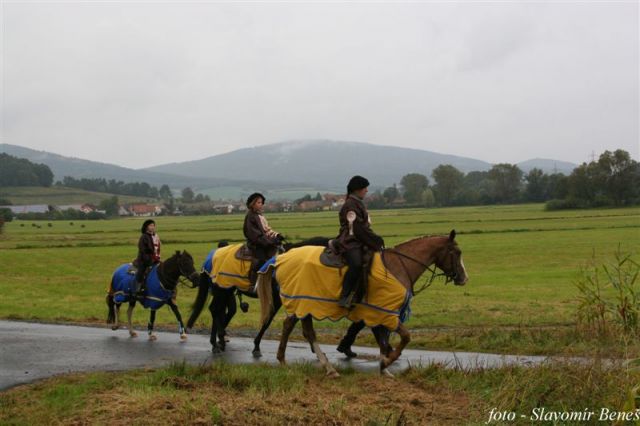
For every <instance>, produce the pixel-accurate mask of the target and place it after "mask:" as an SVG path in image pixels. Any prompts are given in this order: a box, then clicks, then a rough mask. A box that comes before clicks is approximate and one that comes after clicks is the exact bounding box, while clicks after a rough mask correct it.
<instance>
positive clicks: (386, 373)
mask: <svg viewBox="0 0 640 426" xmlns="http://www.w3.org/2000/svg"><path fill="white" fill-rule="evenodd" d="M380 375H382V376H385V377H389V378H391V379H395V378H396V376H394V375H393V373H392V372H391V371H389V370H387V369H386V368H385V369H382V370H380Z"/></svg>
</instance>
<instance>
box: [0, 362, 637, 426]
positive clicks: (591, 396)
mask: <svg viewBox="0 0 640 426" xmlns="http://www.w3.org/2000/svg"><path fill="white" fill-rule="evenodd" d="M341 374H342V377H341V378H340V379H338V380H329V379H327V378H325V376H324V372H323V371H322V370H321V369H320V368H318V367H317V366H316V365H312V364H293V365H290V366H287V367H280V366H272V365H266V364H262V365H229V364H226V363H215V364H212V365H208V366H189V365H187V364H185V363H175V364H172V365H170V366H168V367H165V368H162V369H157V370H137V371H131V372H126V373H90V374H87V373H85V374H76V375H71V376H62V377H56V378H52V379H49V380H46V381H44V382H41V383H37V384H31V385H25V386H21V387H19V388H15V389H12V390H10V391H7V392H4V393H2V394H0V424H10V425H22V424H25V425H26V424H114V423H115V424H120V423H127V424H261V425H262V424H267V425H269V424H273V425H275V424H301V423H308V424H327V423H330V424H368V425H383V424H452V425H461V424H465V425H467V424H484V423H485V422H487V420H488V419H489V413H490V412H491V410H492V409H494V410H498V411H505V412H513V413H516V414H517V418H516V420H515V421H514V422H511V423H510V424H531V420H530V418H531V416H532V415H534V414H535V413H536V411H535V410H538V413H539V412H540V410H541V409H542V408H544V410H545V412H564V411H576V412H581V411H584V410H585V409H588V410H591V411H594V412H597V413H598V414H599V413H600V411H601V410H602V409H606V410H609V411H611V412H619V411H624V410H627V411H633V410H634V408H627V407H630V406H629V405H627V403H628V399H627V397H628V395H629V391H630V390H631V389H633V387H634V386H635V384H636V383H639V382H640V372H639V371H637V370H634V369H633V368H629V367H628V366H625V365H623V364H621V363H607V362H600V361H597V360H596V361H588V362H587V361H584V362H573V363H564V362H562V363H561V362H549V363H545V364H542V365H535V366H528V367H526V366H510V367H503V368H496V369H484V368H479V369H469V370H464V369H459V368H458V369H448V368H445V367H444V366H442V365H439V364H432V365H428V366H425V367H415V368H412V369H410V370H408V371H406V372H405V373H402V374H401V375H399V377H398V378H397V379H395V380H389V379H385V378H383V377H380V376H379V375H377V374H374V373H360V372H355V371H353V370H341ZM521 416H524V417H521ZM535 423H536V424H595V423H597V422H594V421H592V422H576V423H572V422H557V421H556V422H554V421H550V419H546V420H541V421H536V422H535ZM606 423H607V424H610V422H606ZM493 424H496V422H494V423H493ZM600 424H603V423H600Z"/></svg>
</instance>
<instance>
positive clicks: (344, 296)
mask: <svg viewBox="0 0 640 426" xmlns="http://www.w3.org/2000/svg"><path fill="white" fill-rule="evenodd" d="M348 278H349V277H348V276H347V277H345V280H344V281H345V282H344V283H342V293H341V294H340V300H339V301H338V306H340V307H341V308H347V309H350V308H351V301H352V300H353V292H352V291H351V289H352V288H353V286H352V285H351V283H350V282H347V281H349V280H348Z"/></svg>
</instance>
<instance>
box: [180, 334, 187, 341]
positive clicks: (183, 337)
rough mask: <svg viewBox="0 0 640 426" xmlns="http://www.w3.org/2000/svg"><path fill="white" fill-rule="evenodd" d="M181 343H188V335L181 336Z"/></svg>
mask: <svg viewBox="0 0 640 426" xmlns="http://www.w3.org/2000/svg"><path fill="white" fill-rule="evenodd" d="M180 341H181V342H186V341H187V335H186V334H181V335H180Z"/></svg>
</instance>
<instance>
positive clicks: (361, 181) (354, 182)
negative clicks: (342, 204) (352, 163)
mask: <svg viewBox="0 0 640 426" xmlns="http://www.w3.org/2000/svg"><path fill="white" fill-rule="evenodd" d="M367 186H369V181H368V180H367V179H366V178H363V177H362V176H359V175H355V176H354V177H352V178H351V179H350V180H349V184H348V185H347V194H351V193H352V192H353V191H357V190H359V189H363V188H366V187H367Z"/></svg>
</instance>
